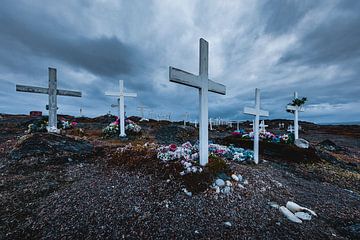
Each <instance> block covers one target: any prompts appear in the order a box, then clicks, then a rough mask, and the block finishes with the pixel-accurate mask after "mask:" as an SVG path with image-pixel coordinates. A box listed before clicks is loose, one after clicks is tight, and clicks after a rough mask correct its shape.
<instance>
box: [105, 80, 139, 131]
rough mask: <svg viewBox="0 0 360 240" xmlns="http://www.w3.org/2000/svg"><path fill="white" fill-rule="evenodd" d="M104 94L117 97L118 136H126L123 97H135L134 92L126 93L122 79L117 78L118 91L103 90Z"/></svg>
mask: <svg viewBox="0 0 360 240" xmlns="http://www.w3.org/2000/svg"><path fill="white" fill-rule="evenodd" d="M105 95H106V96H115V97H118V108H119V120H120V124H119V125H120V134H119V137H120V138H126V133H125V97H137V94H136V93H126V92H125V89H124V81H123V80H119V92H105Z"/></svg>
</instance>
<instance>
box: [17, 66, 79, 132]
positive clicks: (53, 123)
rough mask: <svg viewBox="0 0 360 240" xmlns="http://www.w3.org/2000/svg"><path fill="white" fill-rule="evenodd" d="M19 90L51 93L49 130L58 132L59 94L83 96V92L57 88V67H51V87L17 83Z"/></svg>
mask: <svg viewBox="0 0 360 240" xmlns="http://www.w3.org/2000/svg"><path fill="white" fill-rule="evenodd" d="M16 91H18V92H30V93H42V94H48V95H49V122H48V126H47V130H48V132H58V129H57V109H58V106H57V96H70V97H81V92H77V91H69V90H60V89H57V76H56V68H49V87H48V88H43V87H33V86H25V85H16Z"/></svg>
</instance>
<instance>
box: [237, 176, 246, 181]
mask: <svg viewBox="0 0 360 240" xmlns="http://www.w3.org/2000/svg"><path fill="white" fill-rule="evenodd" d="M237 177H238V178H239V181H240V182H242V181H243V180H244V178H243V176H241V175H240V174H238V175H237Z"/></svg>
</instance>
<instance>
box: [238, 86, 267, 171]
mask: <svg viewBox="0 0 360 240" xmlns="http://www.w3.org/2000/svg"><path fill="white" fill-rule="evenodd" d="M244 113H245V114H249V115H253V116H255V121H254V124H253V128H254V161H255V163H256V164H258V163H259V119H260V116H264V117H268V116H269V112H268V111H264V110H261V109H260V89H258V88H256V89H255V108H248V107H244Z"/></svg>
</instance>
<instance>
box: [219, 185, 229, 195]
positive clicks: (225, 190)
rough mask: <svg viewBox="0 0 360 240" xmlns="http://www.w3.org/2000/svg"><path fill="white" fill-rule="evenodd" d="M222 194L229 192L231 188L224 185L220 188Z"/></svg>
mask: <svg viewBox="0 0 360 240" xmlns="http://www.w3.org/2000/svg"><path fill="white" fill-rule="evenodd" d="M221 192H222V193H224V194H229V193H230V192H231V188H230V187H229V186H226V187H224V189H222V190H221Z"/></svg>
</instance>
